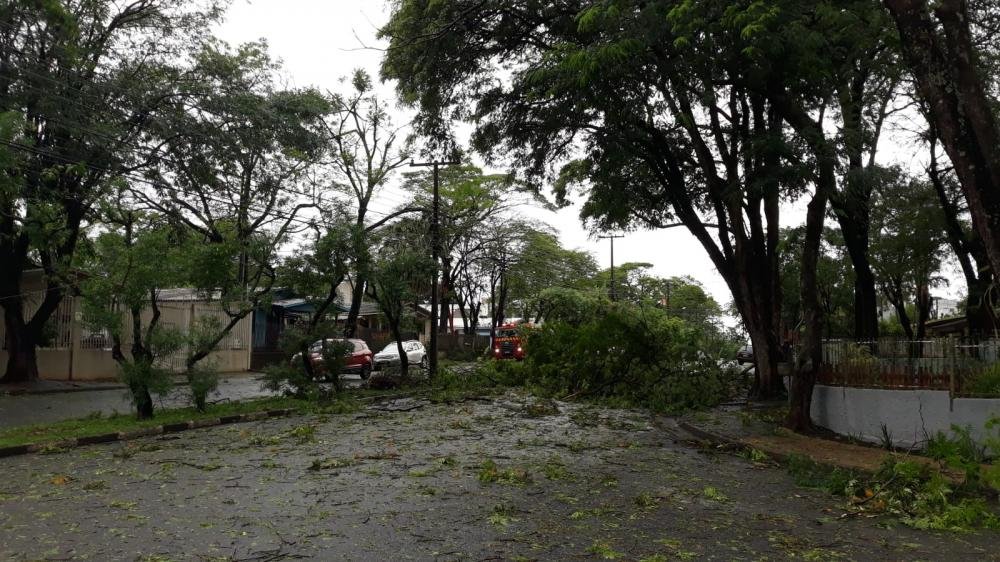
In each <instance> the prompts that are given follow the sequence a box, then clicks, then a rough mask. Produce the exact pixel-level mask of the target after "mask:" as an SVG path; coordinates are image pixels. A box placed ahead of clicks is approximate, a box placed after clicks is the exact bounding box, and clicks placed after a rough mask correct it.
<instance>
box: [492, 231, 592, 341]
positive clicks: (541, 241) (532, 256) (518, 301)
mask: <svg viewBox="0 0 1000 562" xmlns="http://www.w3.org/2000/svg"><path fill="white" fill-rule="evenodd" d="M520 238H521V240H522V243H521V245H520V247H519V250H518V252H517V254H516V255H513V256H512V258H511V259H512V263H511V265H510V269H509V271H508V272H507V277H508V279H509V281H508V282H507V286H509V288H510V292H509V298H510V302H511V303H512V304H513V305H514V306H515V307H517V308H519V309H520V310H521V317H522V318H525V319H530V318H532V317H535V316H537V312H536V311H535V310H533V309H534V308H535V303H534V301H535V298H536V297H537V296H538V295H539V293H541V292H542V291H543V290H544V289H547V288H549V287H563V288H569V289H580V288H584V287H586V286H588V285H590V284H591V279H592V278H593V276H594V275H595V274H596V273H597V262H596V261H595V260H594V257H593V256H592V255H590V254H589V253H588V252H584V251H580V250H570V249H567V248H563V246H562V244H561V243H560V242H559V239H558V238H557V237H556V236H555V235H554V234H552V233H551V232H547V231H545V230H535V229H532V228H528V229H525V230H523V231H522V232H521V233H520ZM501 243H502V242H501ZM500 323H502V322H500ZM500 323H498V324H497V325H499V324H500Z"/></svg>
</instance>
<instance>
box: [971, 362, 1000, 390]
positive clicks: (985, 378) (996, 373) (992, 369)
mask: <svg viewBox="0 0 1000 562" xmlns="http://www.w3.org/2000/svg"><path fill="white" fill-rule="evenodd" d="M962 391H963V392H964V393H967V394H972V395H975V396H1000V363H994V364H992V365H990V366H989V367H988V368H986V369H985V370H983V371H980V372H978V373H976V374H975V375H973V376H972V377H970V378H969V379H967V380H966V381H965V384H963V385H962Z"/></svg>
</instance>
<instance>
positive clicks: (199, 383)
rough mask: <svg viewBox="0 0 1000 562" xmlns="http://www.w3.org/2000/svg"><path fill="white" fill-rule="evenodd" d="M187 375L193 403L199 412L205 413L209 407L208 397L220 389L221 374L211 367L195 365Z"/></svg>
mask: <svg viewBox="0 0 1000 562" xmlns="http://www.w3.org/2000/svg"><path fill="white" fill-rule="evenodd" d="M186 375H187V381H188V389H189V390H190V392H191V403H192V404H193V405H194V407H195V408H196V409H197V410H198V411H199V412H204V411H205V409H206V408H207V407H208V395H209V394H211V393H212V392H213V391H215V389H217V388H219V373H218V372H216V371H215V369H213V368H212V366H211V365H195V366H193V367H191V368H190V369H188V371H187V373H186Z"/></svg>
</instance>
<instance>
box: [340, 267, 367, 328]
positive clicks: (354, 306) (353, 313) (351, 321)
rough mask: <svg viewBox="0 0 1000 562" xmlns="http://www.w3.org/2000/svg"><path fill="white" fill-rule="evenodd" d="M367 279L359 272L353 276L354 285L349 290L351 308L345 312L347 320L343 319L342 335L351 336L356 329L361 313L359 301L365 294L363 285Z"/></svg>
mask: <svg viewBox="0 0 1000 562" xmlns="http://www.w3.org/2000/svg"><path fill="white" fill-rule="evenodd" d="M367 281H368V280H367V279H365V278H364V277H362V276H361V275H360V274H358V275H356V276H355V278H354V287H352V290H351V309H350V310H349V311H348V312H347V320H345V321H344V337H345V338H353V337H354V334H356V333H357V330H358V317H359V316H360V315H361V301H362V300H363V299H364V296H365V285H366V284H367Z"/></svg>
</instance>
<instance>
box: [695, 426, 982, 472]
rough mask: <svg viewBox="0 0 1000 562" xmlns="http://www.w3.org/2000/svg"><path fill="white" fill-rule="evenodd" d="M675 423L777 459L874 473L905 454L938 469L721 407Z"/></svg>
mask: <svg viewBox="0 0 1000 562" xmlns="http://www.w3.org/2000/svg"><path fill="white" fill-rule="evenodd" d="M677 425H678V427H679V428H680V429H682V430H684V431H686V432H687V433H689V434H691V435H693V436H694V437H695V438H697V439H701V440H706V441H710V442H713V443H719V444H725V445H730V446H735V447H740V448H750V449H755V450H758V451H761V452H763V453H765V454H767V455H768V456H769V457H771V458H773V459H776V460H779V461H781V460H784V459H787V458H789V457H793V456H800V457H806V458H809V459H812V460H813V461H814V462H816V463H818V464H822V465H826V466H836V467H840V468H844V469H847V470H853V471H856V472H865V473H868V474H874V473H876V472H878V470H879V469H880V468H881V467H882V465H883V464H884V463H885V461H886V460H887V459H890V458H897V459H898V458H902V457H906V460H908V461H911V462H915V463H919V464H926V465H929V466H932V467H934V468H936V469H939V470H942V466H941V463H939V462H938V461H936V460H934V459H930V458H928V457H923V456H920V455H917V454H904V453H899V452H895V451H887V450H885V449H880V448H877V447H867V446H864V445H854V444H851V443H845V442H842V441H835V440H833V439H824V438H822V437H811V436H807V435H801V434H798V433H793V432H791V431H789V430H787V429H784V428H782V427H780V426H778V425H775V424H771V423H768V422H765V421H762V420H759V419H753V418H752V417H751V416H748V415H747V414H746V413H745V412H743V411H740V410H731V409H725V410H716V411H713V412H710V413H707V414H706V413H700V414H695V415H692V416H685V417H683V418H681V419H679V420H678V422H677ZM942 472H943V473H944V474H946V475H947V476H948V477H949V478H951V479H957V480H961V479H963V478H964V476H963V475H961V474H958V473H956V472H953V471H949V470H942Z"/></svg>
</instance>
